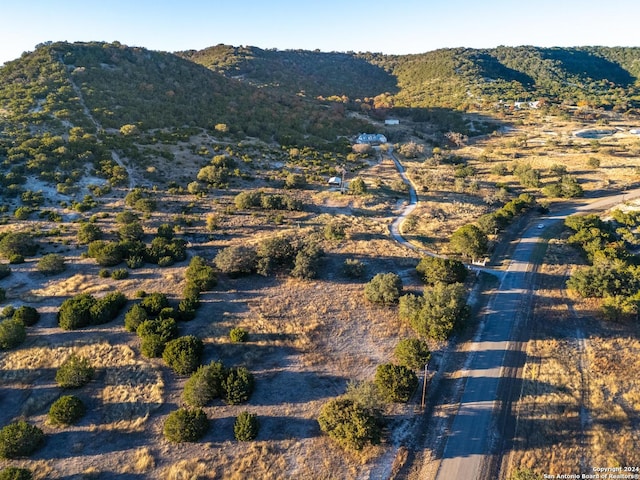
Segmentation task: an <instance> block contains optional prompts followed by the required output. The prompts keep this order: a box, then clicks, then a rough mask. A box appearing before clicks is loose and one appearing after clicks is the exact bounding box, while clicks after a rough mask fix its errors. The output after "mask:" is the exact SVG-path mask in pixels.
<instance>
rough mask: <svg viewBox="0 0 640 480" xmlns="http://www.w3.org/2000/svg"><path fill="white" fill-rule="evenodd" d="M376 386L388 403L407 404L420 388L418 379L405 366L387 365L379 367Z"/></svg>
mask: <svg viewBox="0 0 640 480" xmlns="http://www.w3.org/2000/svg"><path fill="white" fill-rule="evenodd" d="M375 384H376V386H377V387H378V391H379V392H380V395H381V396H382V398H383V399H385V400H386V401H388V402H406V401H408V400H409V398H411V395H412V394H413V392H414V391H415V389H416V388H417V386H418V377H417V376H416V374H415V372H414V371H413V370H411V369H409V368H407V367H405V366H402V365H393V364H391V363H387V364H383V365H378V368H377V369H376V376H375Z"/></svg>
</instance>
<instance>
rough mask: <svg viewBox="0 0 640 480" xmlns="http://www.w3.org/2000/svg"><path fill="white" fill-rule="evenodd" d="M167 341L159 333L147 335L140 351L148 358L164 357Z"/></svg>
mask: <svg viewBox="0 0 640 480" xmlns="http://www.w3.org/2000/svg"><path fill="white" fill-rule="evenodd" d="M166 346H167V341H166V340H165V339H163V338H162V336H160V335H158V334H155V333H154V334H151V335H146V336H145V337H143V338H142V341H141V342H140V352H141V353H142V355H144V356H145V357H147V358H159V357H162V354H163V353H164V349H165V347H166Z"/></svg>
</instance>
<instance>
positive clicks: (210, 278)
mask: <svg viewBox="0 0 640 480" xmlns="http://www.w3.org/2000/svg"><path fill="white" fill-rule="evenodd" d="M185 278H186V280H187V282H191V283H193V284H195V285H196V286H197V287H198V289H199V290H200V291H207V290H211V289H212V288H213V287H215V286H216V284H217V283H218V279H217V277H216V273H215V271H214V270H213V268H212V267H210V266H209V265H207V264H206V263H205V261H204V259H203V258H202V257H198V256H196V257H193V258H192V259H191V262H189V266H188V267H187V271H186V272H185Z"/></svg>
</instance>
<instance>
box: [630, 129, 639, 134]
mask: <svg viewBox="0 0 640 480" xmlns="http://www.w3.org/2000/svg"><path fill="white" fill-rule="evenodd" d="M629 133H632V134H634V135H640V128H632V129H631V130H629Z"/></svg>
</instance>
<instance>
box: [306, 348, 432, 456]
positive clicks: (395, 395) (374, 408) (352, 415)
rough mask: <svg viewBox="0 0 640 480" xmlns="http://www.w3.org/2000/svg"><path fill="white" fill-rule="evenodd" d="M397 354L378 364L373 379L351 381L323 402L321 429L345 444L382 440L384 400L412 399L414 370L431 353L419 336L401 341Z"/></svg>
mask: <svg viewBox="0 0 640 480" xmlns="http://www.w3.org/2000/svg"><path fill="white" fill-rule="evenodd" d="M394 354H395V357H396V361H397V363H396V364H393V363H385V364H381V365H378V367H377V368H376V373H375V378H374V380H373V382H367V381H365V382H360V383H349V385H347V392H346V393H345V394H344V395H342V396H340V397H338V398H335V399H332V400H329V401H328V402H327V403H325V404H324V405H323V407H322V410H321V412H320V415H319V416H318V423H319V425H320V429H321V430H322V431H323V432H325V433H326V434H327V435H329V436H330V437H331V438H333V439H334V440H335V441H337V442H338V443H339V444H340V445H342V446H343V447H345V448H348V449H355V450H361V449H362V448H364V446H365V445H367V444H373V445H375V444H378V443H380V440H381V438H382V432H383V427H384V418H383V416H382V413H381V412H382V406H383V404H384V403H385V402H386V403H396V402H407V401H409V399H410V398H411V396H412V395H413V394H414V392H415V390H416V388H417V387H418V383H419V382H418V376H417V375H416V373H415V370H421V369H422V368H424V365H425V364H426V363H427V362H428V361H429V359H430V357H431V352H430V351H429V348H428V346H427V344H426V343H425V342H424V341H422V340H419V339H416V338H409V339H403V340H401V341H400V342H398V345H397V346H396V349H395V352H394Z"/></svg>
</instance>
